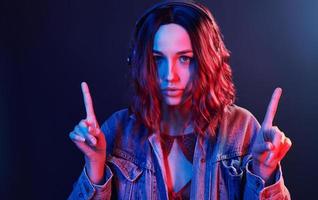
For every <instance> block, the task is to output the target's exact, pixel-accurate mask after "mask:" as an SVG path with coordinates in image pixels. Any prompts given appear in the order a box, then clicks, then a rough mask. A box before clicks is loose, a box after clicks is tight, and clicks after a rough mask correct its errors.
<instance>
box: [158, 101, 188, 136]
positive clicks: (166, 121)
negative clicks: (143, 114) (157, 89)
mask: <svg viewBox="0 0 318 200" xmlns="http://www.w3.org/2000/svg"><path fill="white" fill-rule="evenodd" d="M190 119H191V102H190V101H188V102H186V103H184V104H182V105H178V106H169V105H166V104H165V105H162V119H161V125H160V127H161V132H162V133H164V134H168V135H182V134H183V131H184V129H185V128H186V127H187V126H188V124H189V122H190Z"/></svg>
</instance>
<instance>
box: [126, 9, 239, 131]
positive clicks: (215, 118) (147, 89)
mask: <svg viewBox="0 0 318 200" xmlns="http://www.w3.org/2000/svg"><path fill="white" fill-rule="evenodd" d="M200 6H201V7H202V9H204V10H205V11H206V12H207V13H208V15H209V16H207V15H203V14H202V12H199V11H198V9H196V8H193V7H189V6H185V5H173V6H162V7H159V8H156V9H154V10H152V11H151V12H150V13H148V14H147V16H145V19H143V22H142V24H140V25H139V26H136V29H135V31H134V35H133V38H132V42H131V55H130V62H131V67H130V75H131V76H130V77H131V79H132V82H133V87H134V94H133V99H132V103H131V105H130V111H131V112H132V113H134V114H135V116H136V118H137V121H138V122H139V123H141V124H143V125H145V126H146V128H147V129H148V130H149V132H150V133H152V132H156V131H158V130H160V121H161V117H162V113H161V102H160V100H161V99H160V89H159V85H158V81H157V79H158V75H157V69H156V63H155V60H154V58H153V44H154V36H155V33H156V32H157V30H158V29H159V27H160V26H161V25H164V24H170V23H175V24H178V25H180V26H182V27H183V28H184V29H185V30H186V31H187V33H188V34H189V36H190V40H191V44H192V48H193V58H194V65H195V70H194V77H193V79H192V88H191V94H192V95H191V100H192V105H191V112H192V115H191V116H192V119H191V120H192V123H193V125H194V130H195V131H196V133H198V134H201V135H203V134H204V133H205V132H206V131H208V133H209V134H211V135H215V132H216V128H217V126H218V123H219V121H220V120H221V118H222V116H223V113H224V112H225V108H226V107H227V106H228V105H231V104H233V103H234V101H235V86H234V84H233V81H232V71H231V68H230V66H229V64H228V61H229V57H230V54H229V51H228V50H227V49H226V47H225V45H224V42H223V40H222V35H221V33H220V30H219V27H218V25H217V24H216V22H215V20H214V18H213V16H212V14H211V13H210V11H209V10H208V9H207V8H206V7H204V6H203V5H201V4H200Z"/></svg>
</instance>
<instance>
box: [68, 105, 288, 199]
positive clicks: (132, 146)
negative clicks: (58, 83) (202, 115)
mask: <svg viewBox="0 0 318 200" xmlns="http://www.w3.org/2000/svg"><path fill="white" fill-rule="evenodd" d="M259 128H260V125H259V123H258V122H257V120H256V119H255V117H254V116H253V115H252V114H251V113H250V112H249V111H248V110H246V109H244V108H241V107H239V106H237V105H231V106H228V107H227V109H226V112H225V115H224V117H223V119H222V122H221V123H220V124H219V128H218V132H217V136H216V137H214V138H212V137H211V136H209V135H208V134H206V136H204V137H203V136H198V140H197V143H196V146H195V151H194V158H193V176H192V180H191V193H190V199H212V200H214V199H215V200H216V199H222V200H223V199H290V195H289V192H288V190H287V188H286V187H285V185H284V180H283V177H282V171H281V167H280V166H279V168H278V170H277V173H276V180H275V183H274V184H272V185H270V186H267V187H265V185H264V183H265V182H264V180H262V178H260V177H259V176H257V175H255V174H253V173H252V172H251V171H250V163H251V162H250V161H251V159H252V158H251V155H250V153H251V152H250V150H251V146H252V144H253V141H254V139H255V135H256V134H257V132H258V130H259ZM102 131H103V133H104V134H105V135H106V140H107V163H106V164H105V184H104V185H94V184H92V183H91V182H90V180H89V178H88V176H87V174H86V171H85V168H84V170H83V172H82V173H81V175H80V177H79V179H78V181H77V182H76V183H75V184H74V187H73V191H72V193H71V195H70V196H69V199H150V200H152V199H168V195H167V188H166V184H165V181H164V180H165V177H164V176H163V175H164V174H165V173H164V167H162V166H163V165H162V150H161V146H160V142H159V140H158V134H156V133H153V134H149V133H148V132H147V130H146V128H145V127H144V126H143V125H142V124H138V123H137V121H136V119H135V116H134V115H133V114H129V112H128V110H127V109H124V110H120V111H118V112H116V113H114V114H113V115H112V116H111V117H110V118H109V119H108V120H106V122H105V123H104V124H103V125H102ZM185 131H186V132H192V131H193V128H192V127H191V126H189V127H187V128H186V130H185ZM199 141H201V142H202V144H201V145H200V144H199Z"/></svg>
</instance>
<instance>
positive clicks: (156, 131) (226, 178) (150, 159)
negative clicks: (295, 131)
mask: <svg viewBox="0 0 318 200" xmlns="http://www.w3.org/2000/svg"><path fill="white" fill-rule="evenodd" d="M228 58H229V52H228V50H227V49H226V47H225V45H224V43H223V41H222V37H221V34H220V31H219V28H218V26H217V24H216V22H215V20H214V18H213V17H212V15H211V13H210V12H209V10H208V9H207V8H206V7H204V6H202V5H200V4H198V3H195V2H192V1H165V2H161V3H159V4H156V5H155V6H154V7H152V8H150V9H149V10H148V11H146V13H144V14H143V15H142V17H141V18H140V19H139V20H138V21H137V23H136V29H135V34H134V36H133V40H132V50H131V55H130V56H129V63H130V65H131V68H130V72H131V77H132V81H133V84H134V89H135V94H134V97H133V101H132V103H131V106H130V107H129V109H124V110H120V111H118V112H116V113H114V114H113V115H112V116H111V117H110V118H109V119H108V120H106V122H104V123H103V124H102V126H101V127H100V126H99V124H98V122H97V120H96V117H95V114H94V110H93V103H92V99H91V96H90V93H89V89H88V86H87V84H86V83H82V91H83V96H84V101H85V107H86V112H87V117H86V119H83V120H81V121H80V123H79V124H78V125H76V126H75V128H74V130H73V131H72V132H71V133H70V138H71V139H72V141H73V142H74V143H75V144H76V145H77V147H78V148H79V149H80V150H81V151H82V152H83V154H84V157H85V167H84V170H83V172H82V174H81V175H80V177H79V179H78V181H77V182H76V184H75V185H74V188H73V191H72V193H71V195H70V197H69V199H79V198H83V199H110V198H113V199H259V198H261V199H267V198H270V199H289V198H290V196H289V192H288V190H287V189H286V187H285V186H284V181H283V177H282V171H281V166H280V161H281V159H282V158H283V157H284V156H285V154H286V153H287V151H288V150H289V148H290V146H291V141H290V139H288V138H287V137H286V136H285V134H284V133H283V132H282V131H280V130H279V129H278V128H277V127H276V126H272V121H273V118H274V115H275V112H276V109H277V105H278V101H279V98H280V95H281V89H280V88H277V89H276V90H275V91H274V93H273V96H272V99H271V101H270V104H269V106H268V109H267V113H266V115H265V119H264V121H263V123H262V125H261V126H260V124H259V123H258V122H257V120H256V119H255V118H254V116H253V115H252V114H251V113H250V112H249V111H247V110H246V109H244V108H241V107H239V106H237V105H235V104H234V100H235V88H234V85H233V82H232V73H231V68H230V66H229V65H228V63H227V61H228Z"/></svg>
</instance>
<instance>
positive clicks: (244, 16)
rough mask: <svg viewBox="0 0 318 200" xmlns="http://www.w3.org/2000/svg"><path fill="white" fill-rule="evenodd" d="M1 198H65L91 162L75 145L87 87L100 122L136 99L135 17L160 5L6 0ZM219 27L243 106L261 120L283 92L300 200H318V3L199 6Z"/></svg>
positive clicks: (278, 0)
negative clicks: (131, 69) (130, 61)
mask: <svg viewBox="0 0 318 200" xmlns="http://www.w3.org/2000/svg"><path fill="white" fill-rule="evenodd" d="M0 2H1V4H0V13H1V14H0V17H1V18H0V80H1V82H0V83H1V84H0V184H1V185H0V193H1V194H0V198H1V199H22V198H23V199H66V198H67V196H68V194H69V193H70V192H71V190H72V184H73V183H74V182H75V181H76V179H77V177H78V176H79V174H80V172H81V170H82V168H83V164H84V160H83V157H82V154H81V153H80V151H79V150H77V149H76V147H75V145H74V144H73V143H72V142H71V141H70V139H69V138H68V134H69V132H70V131H71V130H72V129H73V127H74V126H75V125H76V124H77V123H78V122H79V121H80V120H81V119H82V118H84V117H85V109H84V104H83V100H82V94H81V90H80V83H81V81H84V80H85V81H87V82H88V84H89V86H90V89H91V93H92V96H93V100H94V105H95V111H96V115H97V118H98V119H99V121H100V123H101V122H103V121H104V120H105V119H106V118H107V117H108V116H109V115H110V114H111V113H112V112H114V111H116V110H118V109H121V108H123V107H127V105H128V101H129V95H128V93H127V92H126V91H128V87H129V85H128V80H127V68H128V67H127V65H126V56H127V52H128V43H129V39H130V35H131V33H132V29H133V27H134V24H135V20H136V19H137V17H138V16H139V15H140V14H141V13H143V11H144V10H145V9H146V8H147V7H148V6H150V5H152V4H153V3H154V2H156V1H149V0H147V1H141V0H139V1H137V0H134V1H128V0H127V1H123V0H118V1H116V2H115V1H106V0H103V1H100V0H94V1H83V0H63V1H53V0H52V1H47V0H36V1H16V0H1V1H0ZM200 2H202V3H204V4H205V5H207V6H208V7H209V8H210V9H211V10H212V12H213V13H214V16H215V18H216V20H217V21H218V23H219V25H220V27H221V30H222V33H223V35H224V38H225V43H226V45H227V47H228V48H229V49H230V50H231V52H232V54H231V56H232V57H231V66H232V69H233V74H234V81H235V84H236V88H237V94H238V95H237V102H236V104H238V105H240V106H243V107H245V108H247V109H249V110H250V111H251V112H252V113H253V114H254V115H255V116H256V117H257V118H258V120H259V121H260V122H262V120H263V117H264V115H265V111H266V107H267V104H268V102H269V100H270V97H271V94H272V92H273V90H274V88H275V87H276V86H280V87H282V88H283V96H282V98H281V101H280V105H279V109H278V113H277V115H276V119H275V125H278V126H279V127H280V129H281V130H283V131H284V132H285V134H286V135H287V136H288V137H290V138H291V140H292V142H293V146H292V148H291V150H290V151H289V153H288V154H287V156H286V157H285V159H284V160H283V161H282V164H283V172H284V176H285V183H286V185H287V187H288V188H289V190H290V192H291V195H292V197H293V199H310V197H314V196H316V193H317V192H316V191H315V189H316V184H315V182H316V181H317V180H318V175H317V172H316V171H317V168H318V161H317V155H316V152H317V150H318V144H317V141H318V140H317V139H318V135H317V133H316V131H315V129H314V126H315V125H317V119H318V117H317V114H318V113H317V110H318V103H317V102H318V94H317V81H316V80H317V78H316V77H317V75H318V73H317V71H318V69H317V67H318V12H317V10H318V1H316V0H302V1H298V0H267V1H252V0H250V1H243V0H242V1H236V0H228V1H212V0H211V1H207V0H206V1H200Z"/></svg>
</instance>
